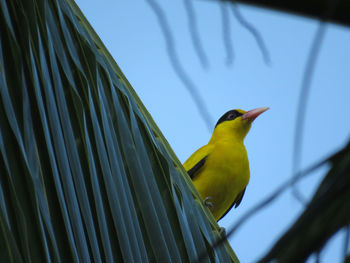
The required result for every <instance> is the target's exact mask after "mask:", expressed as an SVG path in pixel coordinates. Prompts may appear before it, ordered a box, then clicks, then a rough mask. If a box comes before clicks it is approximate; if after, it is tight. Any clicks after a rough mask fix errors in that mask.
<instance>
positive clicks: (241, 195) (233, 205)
mask: <svg viewBox="0 0 350 263" xmlns="http://www.w3.org/2000/svg"><path fill="white" fill-rule="evenodd" d="M246 188H247V187H245V188H244V189H243V191H242V192H240V193H239V194H238V195H237V197H236V199H235V201H234V202H233V203H232V205H231V206H230V207H229V209H227V210H226V212H225V213H224V214H223V215H222V216H221V217H220V218H219V220H220V219H221V218H223V217H224V216H225V215H226V214H227V213H228V212H229V211H230V210H231V209H232V207H235V208H236V207H238V206H239V204H240V203H241V201H242V199H243V195H244V192H245V189H246ZM219 220H218V221H219Z"/></svg>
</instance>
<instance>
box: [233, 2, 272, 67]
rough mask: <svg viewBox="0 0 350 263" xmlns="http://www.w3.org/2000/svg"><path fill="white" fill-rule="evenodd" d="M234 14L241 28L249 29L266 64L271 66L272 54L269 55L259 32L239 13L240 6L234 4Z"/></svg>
mask: <svg viewBox="0 0 350 263" xmlns="http://www.w3.org/2000/svg"><path fill="white" fill-rule="evenodd" d="M232 12H233V15H234V16H235V17H236V19H237V21H238V22H239V23H240V24H241V26H243V27H244V28H245V29H247V30H248V31H249V32H250V33H251V34H252V35H253V37H254V39H255V41H256V43H257V45H258V47H259V49H260V51H261V54H262V56H263V59H264V62H265V64H266V65H269V64H270V62H271V59H270V54H269V51H268V49H267V47H266V45H265V42H264V39H263V38H262V36H261V34H260V33H259V31H258V30H257V29H256V28H255V27H254V26H253V25H251V24H250V23H249V22H248V21H247V20H246V19H245V18H244V17H243V15H242V14H241V12H240V11H239V8H238V5H237V4H236V3H233V4H232Z"/></svg>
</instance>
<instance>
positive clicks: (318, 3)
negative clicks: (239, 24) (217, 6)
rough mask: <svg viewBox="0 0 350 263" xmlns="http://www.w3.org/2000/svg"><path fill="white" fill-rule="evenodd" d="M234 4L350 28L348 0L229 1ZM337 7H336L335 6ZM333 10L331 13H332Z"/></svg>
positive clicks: (349, 3)
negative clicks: (237, 3) (281, 12)
mask: <svg viewBox="0 0 350 263" xmlns="http://www.w3.org/2000/svg"><path fill="white" fill-rule="evenodd" d="M227 1H230V2H232V3H236V2H239V3H242V4H248V5H253V6H258V7H264V8H268V9H273V10H278V11H283V12H288V13H292V14H297V15H302V16H306V17H311V18H315V19H318V20H322V21H329V22H332V23H337V24H340V25H344V26H348V27H349V26H350V16H349V12H350V1H348V0H332V1H329V0H288V1H280V0H259V1H257V0H244V1H236V0H227ZM335 5H336V6H335ZM330 10H331V13H330Z"/></svg>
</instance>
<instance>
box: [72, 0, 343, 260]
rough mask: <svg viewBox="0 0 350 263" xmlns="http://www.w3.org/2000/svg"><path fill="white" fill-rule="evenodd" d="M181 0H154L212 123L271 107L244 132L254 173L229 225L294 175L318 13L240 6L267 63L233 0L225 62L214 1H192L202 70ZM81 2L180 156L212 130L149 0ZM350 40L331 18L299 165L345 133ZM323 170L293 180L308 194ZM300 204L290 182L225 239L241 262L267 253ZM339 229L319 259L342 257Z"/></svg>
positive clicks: (324, 153) (331, 146) (217, 6)
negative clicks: (238, 111) (229, 57)
mask: <svg viewBox="0 0 350 263" xmlns="http://www.w3.org/2000/svg"><path fill="white" fill-rule="evenodd" d="M185 1H186V0H184V1H170V0H162V1H160V0H158V2H159V3H161V6H162V8H163V10H164V11H165V12H166V18H167V20H168V22H169V25H170V28H171V32H172V34H173V36H174V39H175V42H174V43H175V47H176V50H177V53H178V59H179V61H180V63H181V65H182V66H183V67H184V69H185V70H186V72H187V74H188V75H189V76H190V78H191V79H192V81H193V82H194V83H195V85H196V87H197V88H198V89H199V90H200V93H201V95H202V97H203V99H204V101H205V104H206V106H207V108H208V110H209V112H210V114H211V116H212V118H213V121H212V124H211V125H212V128H213V127H214V125H215V122H216V120H217V119H218V118H219V117H220V116H221V115H222V114H223V113H225V112H226V111H228V110H230V109H235V108H242V109H245V110H249V109H253V108H256V107H261V106H268V107H270V110H269V111H267V112H266V113H264V114H263V115H261V116H259V118H258V119H257V120H256V121H255V122H254V124H253V127H252V129H251V131H250V133H249V134H248V136H247V138H246V140H245V145H246V147H247V151H248V155H249V160H250V170H251V179H250V183H249V186H248V188H247V191H246V193H245V196H244V198H243V201H242V203H241V205H240V206H239V207H238V208H237V209H233V210H231V212H230V213H229V214H228V215H227V216H226V217H225V218H224V219H223V220H221V221H220V222H219V223H220V225H221V226H224V227H226V228H228V229H229V228H230V226H232V225H233V224H234V222H235V221H236V220H237V219H238V218H239V217H240V216H241V215H243V214H244V212H245V211H247V210H248V209H249V208H250V207H252V206H253V205H254V204H256V203H257V202H259V201H260V200H261V199H262V198H264V197H266V196H267V195H268V194H269V193H270V192H271V191H272V190H274V189H276V188H277V187H278V186H279V185H280V184H281V183H283V182H285V181H286V180H288V178H290V177H291V173H292V153H293V139H294V130H295V122H296V117H297V114H296V112H297V103H298V98H299V93H300V90H301V82H302V74H303V71H304V68H305V62H306V59H307V55H308V52H309V50H310V45H311V42H312V40H313V36H314V34H315V32H316V29H317V26H318V22H317V21H313V20H311V19H305V18H299V17H296V16H292V15H286V14H282V13H278V12H272V11H267V10H263V9H257V8H252V7H247V6H240V11H241V12H242V14H243V16H244V17H245V18H246V19H247V20H248V21H249V22H250V23H251V24H252V25H254V26H255V28H256V29H258V30H259V31H260V33H261V35H262V37H263V39H264V41H265V43H266V46H267V48H268V50H269V53H270V56H271V64H270V65H269V66H267V65H266V64H265V63H264V61H263V59H262V55H261V52H260V50H259V48H258V46H257V45H256V42H255V40H254V38H253V37H252V35H251V34H250V33H249V32H248V31H247V30H246V29H245V28H243V27H242V26H241V25H240V24H239V23H238V22H237V19H236V18H235V17H234V16H233V14H232V12H231V10H230V9H229V10H228V11H229V14H230V16H229V20H230V21H229V22H230V23H229V24H230V26H231V29H230V30H231V31H230V34H231V35H230V36H231V38H232V43H233V50H234V60H233V64H232V65H231V66H228V65H227V63H226V51H225V45H224V42H223V34H222V32H223V29H222V17H221V15H220V14H221V13H220V4H219V3H218V2H217V1H214V0H212V1H193V4H194V10H195V13H196V15H197V20H198V28H199V34H200V38H201V41H202V45H203V49H204V51H205V54H206V56H207V58H208V61H209V68H208V69H203V67H202V66H201V64H200V62H199V60H198V57H197V56H196V54H195V50H194V47H193V45H192V42H191V37H190V34H189V28H188V19H187V16H186V11H185V8H184V3H185ZM77 3H78V5H79V6H80V8H81V9H82V11H83V13H84V14H85V16H86V17H87V19H88V20H89V21H90V23H91V25H92V26H93V27H94V29H95V30H96V32H97V34H98V35H99V36H100V37H101V39H102V41H103V42H104V43H105V45H106V47H107V48H108V50H109V51H110V53H111V54H112V55H113V57H114V58H115V60H116V62H117V63H118V65H119V66H120V67H121V69H122V70H123V72H124V74H125V75H126V77H127V78H128V80H129V81H130V83H131V84H132V86H133V88H134V89H135V90H136V92H137V93H138V95H139V96H140V98H141V100H142V101H143V103H144V104H145V106H146V108H147V109H148V111H149V112H150V113H151V115H152V116H153V118H154V120H155V121H156V123H157V124H158V126H159V127H160V129H161V130H162V132H163V134H164V135H165V137H166V138H167V140H168V141H169V143H170V145H171V146H172V148H173V150H174V151H175V153H176V154H177V156H178V158H179V159H180V160H181V161H182V162H184V161H185V160H186V159H187V158H188V157H189V156H190V154H191V153H192V152H194V151H195V150H196V149H197V148H199V147H200V146H202V145H204V144H206V143H207V142H208V140H209V138H210V135H211V131H209V130H208V127H207V125H206V124H205V122H204V121H203V119H202V118H201V116H200V113H199V111H198V109H197V108H196V107H195V105H194V102H193V100H192V98H191V96H190V95H189V92H188V91H187V90H186V88H185V87H184V85H183V84H182V82H181V81H180V80H179V78H178V77H177V76H176V74H175V73H174V70H173V68H172V66H171V64H170V60H169V57H168V54H167V52H166V48H165V40H164V36H163V34H162V32H161V29H160V26H159V23H158V21H157V19H156V16H155V14H154V13H153V11H152V9H151V8H150V6H149V5H148V4H147V1H132V0H129V1H111V0H101V1H92V0H84V1H83V0H78V1H77ZM228 8H230V7H228ZM349 47H350V30H349V29H348V28H345V27H340V26H335V25H329V26H327V31H326V36H325V40H324V43H323V44H322V47H321V52H320V55H319V58H318V63H317V65H316V69H315V74H314V77H313V80H312V86H311V93H310V99H309V101H308V104H307V107H306V108H305V109H304V111H305V114H306V115H305V116H306V124H305V126H304V133H303V138H304V139H303V145H302V156H301V159H302V163H301V166H302V167H308V166H309V165H311V164H313V163H314V162H316V161H318V160H320V159H322V158H324V157H326V156H328V155H329V154H331V153H333V152H334V151H336V150H337V149H339V148H340V147H342V146H344V145H345V143H346V142H347V141H348V140H349V138H350V137H349V135H350V121H349V114H350V103H349V98H350V89H349V88H350V86H349V83H350V72H349V69H350V48H349ZM326 171H327V167H324V168H323V169H320V170H319V171H318V172H315V173H314V175H311V176H309V177H308V178H307V179H305V180H303V181H302V182H301V183H300V184H299V188H300V189H301V191H302V192H303V194H304V195H305V197H306V198H309V197H311V196H312V193H313V191H314V190H315V189H316V187H317V184H318V183H319V182H320V180H321V179H322V176H323V175H324V173H325V172H326ZM302 209H303V207H302V206H301V205H300V203H298V202H297V200H296V199H295V198H294V197H293V195H292V194H291V191H290V190H289V191H286V192H285V194H283V195H282V197H281V198H279V199H278V201H276V202H274V203H273V204H272V205H270V206H268V207H267V208H266V209H264V210H263V211H262V212H260V213H259V214H257V215H256V216H254V217H253V218H251V219H250V220H249V221H248V222H247V223H246V224H245V225H244V226H243V227H242V228H241V229H240V230H239V231H238V232H237V233H236V234H235V235H234V236H233V237H231V238H230V239H229V241H230V243H231V245H232V247H233V249H234V250H235V252H236V254H237V256H238V258H239V259H240V260H241V262H243V263H245V262H248V263H249V262H254V261H256V260H257V259H258V258H259V257H260V256H262V255H263V253H264V252H267V249H269V248H270V247H271V246H272V244H273V243H274V241H276V240H277V239H278V237H279V236H280V235H281V234H282V233H283V232H284V231H285V230H286V229H287V228H288V226H290V224H291V223H292V222H293V221H294V220H295V219H296V217H297V216H298V215H299V214H300V212H301V211H302ZM343 238H344V233H342V232H341V233H339V234H338V235H337V236H336V237H335V238H333V239H332V241H331V242H330V243H329V244H327V246H326V249H325V250H324V252H323V253H322V259H323V260H322V261H323V262H341V256H342V255H341V251H342V242H343ZM309 261H310V262H312V261H313V260H312V259H310V260H309Z"/></svg>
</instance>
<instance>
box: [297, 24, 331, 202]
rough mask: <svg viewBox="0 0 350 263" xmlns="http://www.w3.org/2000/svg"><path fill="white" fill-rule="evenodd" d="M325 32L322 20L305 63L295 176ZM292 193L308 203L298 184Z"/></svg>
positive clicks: (300, 99)
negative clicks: (313, 78) (313, 80)
mask: <svg viewBox="0 0 350 263" xmlns="http://www.w3.org/2000/svg"><path fill="white" fill-rule="evenodd" d="M325 32H326V24H325V23H324V22H320V24H319V26H318V29H317V31H316V34H315V37H314V40H313V42H312V45H311V49H310V52H309V57H308V59H307V62H306V65H305V70H304V75H303V80H302V85H301V91H300V95H299V103H298V109H297V117H296V123H295V132H294V149H293V174H295V176H297V174H298V173H297V172H296V171H298V170H299V167H300V161H301V160H302V158H301V156H302V150H301V149H302V144H303V131H304V125H305V116H306V110H307V102H308V99H309V95H310V89H311V81H312V76H313V73H314V70H315V64H316V62H317V58H318V54H319V52H320V48H321V45H322V43H323V39H324V35H325ZM292 193H293V195H294V197H295V198H296V199H297V200H298V201H299V202H300V203H302V204H303V205H305V204H306V203H307V201H306V200H305V198H304V197H303V195H302V194H301V193H300V191H299V190H298V188H297V185H296V184H295V185H294V186H293V191H292Z"/></svg>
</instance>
